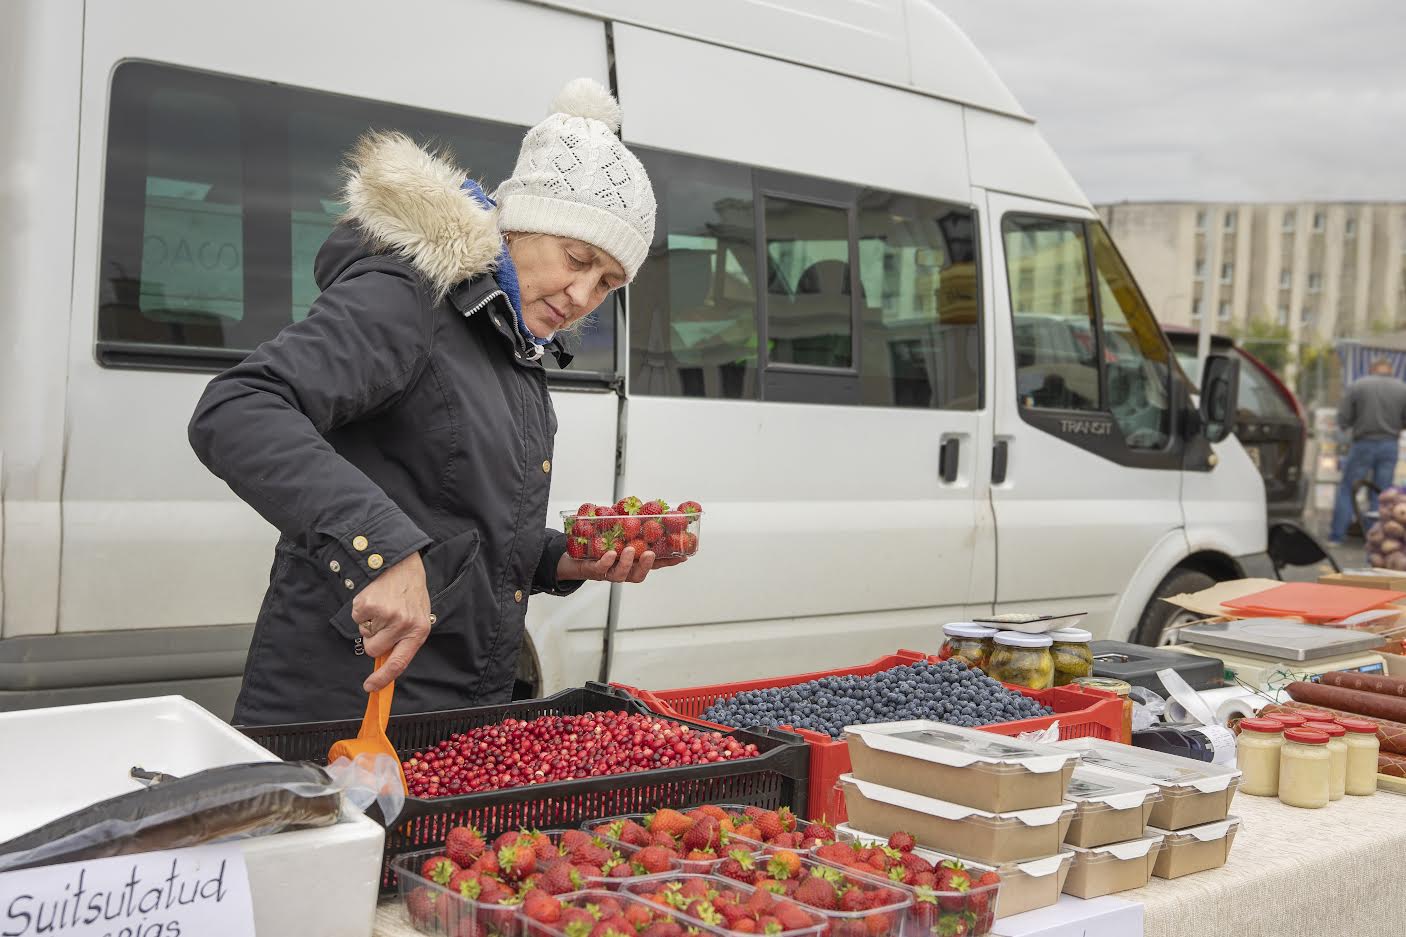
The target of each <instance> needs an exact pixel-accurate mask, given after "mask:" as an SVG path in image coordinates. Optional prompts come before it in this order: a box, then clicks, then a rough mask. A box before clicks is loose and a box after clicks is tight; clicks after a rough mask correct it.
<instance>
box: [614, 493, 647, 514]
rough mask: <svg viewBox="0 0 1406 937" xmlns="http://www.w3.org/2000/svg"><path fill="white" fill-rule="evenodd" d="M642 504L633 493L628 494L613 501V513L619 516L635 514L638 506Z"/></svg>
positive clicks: (638, 510)
mask: <svg viewBox="0 0 1406 937" xmlns="http://www.w3.org/2000/svg"><path fill="white" fill-rule="evenodd" d="M643 505H644V502H643V501H641V500H640V499H639V498H636V497H635V496H634V495H629V496H628V497H624V498H621V499H620V500H619V501H616V502H615V513H616V514H618V515H620V516H621V517H626V516H631V515H635V514H638V513H639V512H640V508H641V507H642V506H643Z"/></svg>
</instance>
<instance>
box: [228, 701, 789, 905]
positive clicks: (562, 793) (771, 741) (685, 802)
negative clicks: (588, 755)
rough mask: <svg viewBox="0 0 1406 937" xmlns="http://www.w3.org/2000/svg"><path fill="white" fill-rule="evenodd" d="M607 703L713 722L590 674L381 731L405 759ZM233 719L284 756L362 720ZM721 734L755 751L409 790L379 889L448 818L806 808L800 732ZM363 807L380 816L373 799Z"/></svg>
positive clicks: (505, 821) (322, 759)
mask: <svg viewBox="0 0 1406 937" xmlns="http://www.w3.org/2000/svg"><path fill="white" fill-rule="evenodd" d="M608 711H613V712H630V713H643V714H645V715H648V716H653V717H654V718H656V719H663V720H665V721H667V722H677V723H680V724H682V725H687V726H692V727H695V728H698V729H699V730H701V731H705V732H712V731H716V730H714V729H713V728H712V727H710V726H706V725H701V724H699V723H697V722H694V721H692V720H689V719H673V718H669V717H666V716H660V715H659V714H658V713H655V712H652V711H651V710H650V709H649V708H648V707H647V706H645V705H644V704H643V703H641V702H639V701H638V700H636V699H634V698H633V697H631V696H630V695H629V694H628V693H625V692H624V691H623V690H617V689H615V688H613V687H609V686H605V685H604V684H600V683H588V684H586V686H584V687H581V688H578V689H572V690H563V691H562V692H560V693H557V694H556V695H555V696H549V697H546V698H545V699H535V700H521V701H519V702H515V703H504V704H502V705H499V706H476V707H473V708H471V709H450V710H444V711H442V712H433V713H410V714H406V715H401V716H392V717H391V718H390V722H389V723H388V724H387V726H386V735H387V736H388V737H389V738H390V740H391V744H392V745H394V746H395V748H396V753H397V754H399V755H400V757H401V759H402V760H404V759H405V758H407V757H408V756H410V755H412V754H414V753H415V752H417V751H420V750H423V749H424V748H426V747H427V746H430V745H434V744H435V743H437V742H439V741H440V740H441V739H444V738H448V737H449V736H450V735H452V734H454V733H455V732H462V731H464V730H465V729H472V728H475V727H477V726H484V725H493V724H495V723H498V722H502V721H503V720H504V719H525V720H526V719H536V718H537V717H539V716H574V715H580V714H581V713H587V712H608ZM236 728H238V729H239V731H241V732H243V733H244V734H245V735H247V736H248V737H249V738H251V739H253V740H254V741H256V742H258V743H259V744H260V745H262V746H264V747H265V748H267V749H268V750H269V751H271V752H273V753H274V754H275V755H277V756H278V757H279V758H282V759H283V760H285V761H311V762H314V763H316V764H326V763H327V750H328V749H329V748H331V747H332V743H333V742H335V741H337V740H338V739H345V738H352V737H354V736H355V735H356V733H357V730H358V729H360V728H361V720H360V719H348V720H343V721H340V722H305V723H297V724H292V725H277V726H237V727H236ZM723 734H724V735H729V736H732V737H733V738H736V739H737V740H738V741H739V742H742V743H743V744H747V743H748V742H750V743H752V744H753V745H756V746H757V748H758V749H759V750H760V751H761V754H760V755H759V756H758V757H756V758H739V759H737V760H735V761H719V762H713V763H710V764H701V765H685V766H682V767H677V768H659V769H656V770H652V771H635V772H631V773H629V774H612V775H607V776H605V777H598V778H582V779H579V780H574V781H553V782H550V783H547V784H530V785H527V786H524V787H511V788H506V789H504V790H499V791H483V792H481V793H477V794H459V795H457V796H449V797H436V798H433V799H429V800H426V799H423V798H418V797H407V798H406V800H405V807H404V809H403V810H402V811H401V813H400V816H398V817H397V818H396V820H395V825H394V826H393V827H391V828H389V829H387V830H386V848H385V859H384V861H383V863H382V866H381V888H382V891H388V890H391V889H393V888H395V885H396V882H395V873H394V870H393V869H392V868H391V861H392V860H393V859H394V858H395V857H397V856H400V855H403V854H405V853H409V852H415V851H416V850H420V849H433V848H435V847H438V846H440V845H442V844H443V843H444V837H445V835H446V834H447V833H448V832H449V829H450V828H451V827H455V826H464V825H467V824H472V825H474V826H476V827H478V829H479V831H480V832H482V833H483V834H484V836H485V837H488V838H490V840H491V838H492V837H494V836H497V835H499V834H500V833H504V832H507V831H509V830H515V829H519V828H528V829H539V830H545V829H551V828H555V827H579V826H580V825H581V824H582V823H583V822H585V821H587V820H593V819H596V818H598V817H612V816H618V815H620V814H625V813H640V812H647V811H653V810H657V809H659V808H660V807H674V808H683V807H692V806H697V805H699V804H710V803H726V804H745V805H755V806H758V807H767V808H770V809H776V808H778V807H782V806H786V807H790V808H791V810H793V811H794V812H795V813H796V815H797V816H805V815H806V808H807V806H808V805H807V803H806V790H807V785H808V782H809V771H810V753H809V751H808V749H807V748H806V744H805V742H804V741H802V740H801V738H800V737H799V736H796V735H793V734H791V733H789V732H782V731H779V730H776V729H758V730H752V731H748V730H741V729H739V730H734V731H731V732H725V733H723ZM368 814H369V815H370V816H371V817H372V818H373V819H377V820H379V819H380V816H379V814H378V813H377V812H376V810H375V807H374V806H373V807H372V809H371V810H370V811H368Z"/></svg>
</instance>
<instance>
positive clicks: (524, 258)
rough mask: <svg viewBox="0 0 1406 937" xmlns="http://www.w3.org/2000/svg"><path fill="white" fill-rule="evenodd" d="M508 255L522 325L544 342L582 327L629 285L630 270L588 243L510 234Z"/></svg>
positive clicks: (543, 236)
mask: <svg viewBox="0 0 1406 937" xmlns="http://www.w3.org/2000/svg"><path fill="white" fill-rule="evenodd" d="M508 252H509V253H510V254H511V255H512V258H513V265H514V266H515V267H517V278H518V287H519V289H520V290H521V292H522V321H523V322H524V323H525V324H526V325H527V330H528V331H529V332H531V333H532V334H533V335H536V336H537V337H538V338H551V337H552V335H553V334H555V333H556V332H559V331H561V330H562V329H565V328H568V327H570V326H572V325H575V324H576V323H577V322H580V321H581V319H582V318H584V317H585V316H586V314H587V313H589V312H590V311H591V310H592V309H595V308H596V307H597V306H599V305H600V304H601V303H602V302H604V301H605V297H606V296H607V295H609V293H610V291H611V290H613V289H617V288H618V287H621V286H623V285H624V284H625V269H624V268H623V267H621V266H620V264H619V263H617V262H616V261H615V258H613V257H611V256H610V255H608V254H606V253H605V252H604V251H602V250H599V249H598V248H595V247H592V246H591V245H590V244H587V243H586V242H585V241H578V240H575V239H574V238H564V237H557V236H556V235H552V234H540V235H516V236H515V235H512V234H509V235H508Z"/></svg>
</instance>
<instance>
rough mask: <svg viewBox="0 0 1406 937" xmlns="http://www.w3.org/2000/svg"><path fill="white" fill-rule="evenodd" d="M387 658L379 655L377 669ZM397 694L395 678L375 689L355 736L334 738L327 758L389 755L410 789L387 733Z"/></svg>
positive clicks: (331, 760) (330, 759) (406, 788)
mask: <svg viewBox="0 0 1406 937" xmlns="http://www.w3.org/2000/svg"><path fill="white" fill-rule="evenodd" d="M385 662H386V658H385V657H378V658H376V669H377V670H380V669H381V665H382V664H384V663H385ZM394 695H395V681H394V680H392V681H391V682H390V683H387V684H386V685H385V686H384V687H382V688H381V689H379V690H375V691H373V692H372V693H371V694H370V695H369V696H368V697H367V698H366V715H365V716H363V717H362V718H361V731H360V732H358V733H357V734H356V738H354V739H342V740H341V741H340V742H333V743H332V747H331V748H330V749H328V750H327V761H328V763H329V764H330V763H332V762H334V761H336V760H337V759H338V758H343V757H345V758H349V759H351V760H352V761H356V758H357V756H358V755H388V756H389V757H390V759H391V760H392V761H394V762H395V768H396V771H397V772H398V773H399V774H400V786H401V787H402V788H405V790H406V791H407V793H408V792H409V788H408V787H407V786H406V783H405V770H404V769H403V768H401V766H400V756H399V755H397V754H396V753H395V746H394V745H392V744H391V740H390V739H388V738H387V737H386V723H387V722H388V721H389V720H390V718H391V698H392V697H393V696H394Z"/></svg>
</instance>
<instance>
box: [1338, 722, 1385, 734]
mask: <svg viewBox="0 0 1406 937" xmlns="http://www.w3.org/2000/svg"><path fill="white" fill-rule="evenodd" d="M1336 721H1337V723H1338V725H1340V726H1342V727H1343V728H1344V729H1346V730H1347V731H1349V732H1362V733H1364V734H1365V733H1368V732H1370V733H1372V734H1373V735H1376V734H1377V724H1376V723H1375V722H1369V721H1368V720H1366V719H1346V718H1344V719H1338V720H1336Z"/></svg>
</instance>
